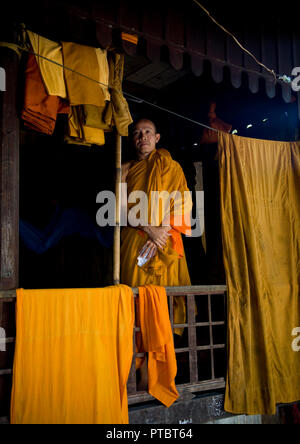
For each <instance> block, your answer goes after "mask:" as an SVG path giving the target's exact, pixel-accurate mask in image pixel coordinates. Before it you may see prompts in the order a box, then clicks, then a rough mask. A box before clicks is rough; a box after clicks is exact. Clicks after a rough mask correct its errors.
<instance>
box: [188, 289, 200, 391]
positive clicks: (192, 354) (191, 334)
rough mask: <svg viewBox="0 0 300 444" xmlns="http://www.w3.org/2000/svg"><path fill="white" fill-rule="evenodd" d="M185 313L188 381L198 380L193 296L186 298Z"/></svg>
mask: <svg viewBox="0 0 300 444" xmlns="http://www.w3.org/2000/svg"><path fill="white" fill-rule="evenodd" d="M187 315H188V341H189V349H190V351H189V364H190V382H191V383H195V382H197V381H198V362H197V351H196V346H197V339H196V327H195V319H196V313H195V298H194V297H190V298H187Z"/></svg>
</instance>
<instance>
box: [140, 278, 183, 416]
mask: <svg viewBox="0 0 300 444" xmlns="http://www.w3.org/2000/svg"><path fill="white" fill-rule="evenodd" d="M138 304H139V320H140V326H141V334H142V342H143V347H144V350H145V351H146V352H148V391H149V393H150V394H151V395H152V396H154V397H155V398H156V399H158V400H159V401H160V402H162V403H163V404H164V405H165V406H166V407H170V405H172V404H173V402H174V401H176V399H177V398H178V396H179V394H178V392H177V389H176V386H175V377H176V374H177V362H176V355H175V349H174V342H173V334H172V328H171V323H170V317H169V310H168V301H167V294H166V290H165V288H164V287H159V286H156V285H145V286H144V287H139V301H138Z"/></svg>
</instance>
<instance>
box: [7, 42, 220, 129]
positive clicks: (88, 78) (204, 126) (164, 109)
mask: <svg viewBox="0 0 300 444" xmlns="http://www.w3.org/2000/svg"><path fill="white" fill-rule="evenodd" d="M2 43H5V42H2ZM8 45H10V44H9V43H8V44H7V46H8ZM8 47H10V46H8ZM14 47H16V48H18V49H20V50H21V51H25V52H28V53H29V54H32V55H34V56H36V57H40V58H42V59H44V60H47V61H48V62H51V63H54V64H55V65H57V66H60V67H61V68H63V69H66V70H68V71H71V72H73V73H74V74H77V75H79V76H82V77H84V78H85V79H87V80H90V81H92V82H96V83H98V84H99V85H101V86H104V87H105V88H110V89H114V91H116V92H117V93H120V94H122V93H123V94H124V95H126V96H127V97H128V98H131V99H134V100H135V101H137V102H139V103H144V104H146V105H149V106H152V107H153V108H156V109H158V110H160V111H163V112H166V113H168V114H171V115H173V116H176V117H178V118H181V119H183V120H186V121H188V122H190V123H193V124H195V125H199V126H202V127H203V128H206V129H209V130H212V131H215V132H219V131H220V130H218V129H216V128H212V127H211V126H209V125H205V124H204V123H201V122H198V121H196V120H193V119H190V118H189V117H186V116H183V115H181V114H179V113H176V112H175V111H171V110H169V109H167V108H164V107H162V106H159V105H156V104H155V103H152V102H149V101H148V100H145V99H142V98H140V97H137V96H134V95H133V94H130V93H127V92H126V91H119V90H118V89H116V88H114V87H112V86H111V85H109V84H105V83H102V82H100V81H99V80H96V79H93V78H92V77H89V76H87V75H85V74H82V73H80V72H78V71H76V70H74V69H72V68H69V67H68V66H65V65H64V64H61V63H58V62H56V61H55V60H51V59H49V58H48V57H45V56H42V55H41V54H38V53H36V52H34V51H31V50H30V49H28V48H25V47H23V46H20V45H14Z"/></svg>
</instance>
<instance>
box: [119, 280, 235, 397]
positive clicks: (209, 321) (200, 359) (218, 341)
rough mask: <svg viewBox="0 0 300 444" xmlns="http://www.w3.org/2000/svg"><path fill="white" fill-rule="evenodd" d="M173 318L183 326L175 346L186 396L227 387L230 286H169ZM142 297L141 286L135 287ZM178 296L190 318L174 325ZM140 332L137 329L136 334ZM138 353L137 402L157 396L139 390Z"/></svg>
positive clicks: (132, 384)
mask: <svg viewBox="0 0 300 444" xmlns="http://www.w3.org/2000/svg"><path fill="white" fill-rule="evenodd" d="M166 291H167V296H168V303H169V313H170V321H171V325H172V328H173V331H174V328H175V327H177V328H183V329H184V331H183V334H182V336H178V335H175V337H174V345H175V352H176V358H177V367H178V372H177V377H176V380H175V382H176V386H177V389H178V391H179V393H180V395H183V394H184V393H186V392H189V393H191V392H193V393H194V392H200V391H207V390H213V389H218V388H223V387H225V372H226V325H225V320H226V315H225V313H226V299H225V296H226V287H225V286H191V287H167V288H166ZM134 293H135V297H138V289H134ZM175 296H184V297H185V299H186V308H187V320H186V323H185V324H174V321H173V301H174V297H175ZM137 331H139V328H138V327H135V328H134V335H133V338H134V351H135V334H136V332H137ZM139 356H143V354H135V355H134V358H133V361H132V367H131V371H130V376H129V380H128V385H127V389H128V402H129V404H135V403H138V402H145V401H149V400H151V399H153V398H152V397H151V396H150V395H149V394H148V393H147V392H146V391H145V390H144V389H139V384H138V376H137V372H136V368H135V357H139Z"/></svg>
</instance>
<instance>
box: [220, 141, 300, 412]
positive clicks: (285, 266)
mask: <svg viewBox="0 0 300 444" xmlns="http://www.w3.org/2000/svg"><path fill="white" fill-rule="evenodd" d="M219 166H220V186H221V216H222V237H223V249H224V266H225V270H226V278H227V286H228V372H227V384H226V395H225V410H226V411H228V412H232V413H244V414H274V413H275V411H276V403H290V402H294V401H297V400H300V355H299V352H296V351H294V350H293V348H292V341H293V339H295V338H294V337H293V335H292V331H293V329H294V328H295V327H299V326H300V294H299V282H300V222H299V221H300V200H299V192H300V142H277V141H268V140H258V139H250V138H245V137H239V136H232V135H229V134H225V133H220V134H219Z"/></svg>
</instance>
